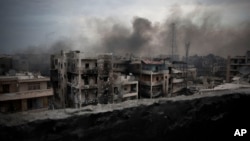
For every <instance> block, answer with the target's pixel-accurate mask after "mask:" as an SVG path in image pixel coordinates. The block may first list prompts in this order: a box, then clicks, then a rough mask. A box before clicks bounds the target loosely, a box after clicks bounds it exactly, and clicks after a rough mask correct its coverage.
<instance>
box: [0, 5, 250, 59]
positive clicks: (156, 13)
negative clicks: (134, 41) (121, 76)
mask: <svg viewBox="0 0 250 141" xmlns="http://www.w3.org/2000/svg"><path fill="white" fill-rule="evenodd" d="M249 7H250V1H249V0H75V1H72V0H1V1H0V17H1V18H0V47H1V49H0V52H1V53H16V52H20V51H27V50H32V49H34V50H40V49H41V50H42V48H46V51H48V49H47V48H50V47H51V46H52V47H53V46H54V48H57V46H55V45H58V42H70V43H68V44H67V45H69V46H70V48H68V49H80V50H82V51H85V50H86V51H92V50H95V51H96V50H98V52H100V51H110V50H106V49H103V48H105V47H107V44H105V43H106V42H107V36H108V37H110V38H112V41H113V37H114V36H121V35H120V33H117V32H118V31H120V29H124V30H121V31H123V32H124V35H128V36H130V35H131V37H134V36H132V35H134V32H133V30H135V29H133V22H134V21H135V18H137V17H141V18H144V19H147V20H148V21H149V22H150V24H151V26H152V28H153V30H152V31H151V30H150V34H151V35H152V36H153V37H150V43H148V44H147V45H143V47H145V49H147V50H148V49H149V50H150V51H154V50H158V51H155V53H156V54H158V53H162V51H163V50H164V46H166V45H168V43H166V44H165V43H162V44H158V43H155V42H160V41H158V40H157V36H160V35H161V34H162V33H161V31H164V29H165V26H168V24H167V23H168V22H169V21H171V19H172V20H173V21H177V24H178V25H177V29H176V30H179V28H180V31H181V29H187V26H186V24H187V25H188V26H190V27H192V28H191V29H192V30H191V31H190V32H192V33H190V35H193V37H194V38H192V39H190V40H191V43H192V44H191V54H201V55H205V54H208V53H215V54H217V55H222V56H226V55H229V54H231V55H240V54H242V53H244V52H245V51H246V50H247V49H250V47H249V45H250V43H249V42H250V41H248V39H247V38H249V37H250V36H248V37H245V36H247V35H249V27H250V26H249V23H250V14H249V13H250V10H249ZM114 25H116V26H114ZM117 25H118V27H119V30H117V31H113V30H114V29H115V28H114V27H117ZM178 27H179V28H178ZM203 27H205V28H203ZM161 29H162V30H161ZM188 29H189V28H188ZM166 31H168V30H166ZM203 31H204V32H203ZM211 31H213V32H212V33H211ZM123 32H122V33H123ZM127 32H128V33H127ZM132 32H133V33H132ZM107 33H110V34H107ZM114 33H115V34H114ZM177 33H178V31H177ZM222 33H223V34H222ZM116 34H118V35H116ZM166 34H167V32H166ZM182 34H184V32H180V36H178V34H177V38H179V39H177V40H178V41H179V45H178V47H179V49H178V51H179V52H180V53H183V49H182V48H181V46H182V42H184V41H182V39H183V40H184V38H185V37H181V36H184V35H182ZM212 34H215V35H212ZM188 36H189V35H188ZM201 36H202V37H203V38H202V37H201ZM241 36H242V37H241ZM198 37H199V38H198ZM214 37H216V39H214ZM219 37H221V39H218V38H219ZM110 38H108V41H109V42H108V43H109V44H108V45H110V44H112V43H113V42H112V41H110V40H111V39H110ZM119 39H120V38H119ZM126 39H127V38H126ZM197 40H199V41H197ZM222 40H223V43H221V41H222ZM227 40H228V41H227ZM122 41H123V40H122ZM126 41H127V40H126ZM201 41H202V42H201ZM124 42H125V41H124ZM162 42H165V41H162ZM166 42H167V40H166ZM211 42H212V43H211ZM231 42H232V43H231ZM228 43H230V44H229V45H228ZM238 43H240V44H238ZM126 45H131V44H126ZM192 45H193V49H192ZM231 45H233V46H234V47H233V46H231ZM123 46H124V44H123V45H121V48H122V47H123ZM152 46H161V47H159V48H157V47H155V48H154V47H152ZM198 46H199V47H198ZM227 46H231V47H227ZM204 48H205V51H204ZM112 49H113V50H111V51H113V52H115V49H116V48H112ZM119 49H120V48H118V50H119ZM130 49H131V48H130ZM234 49H235V50H236V49H237V51H234ZM126 51H127V50H126ZM131 52H133V51H131Z"/></svg>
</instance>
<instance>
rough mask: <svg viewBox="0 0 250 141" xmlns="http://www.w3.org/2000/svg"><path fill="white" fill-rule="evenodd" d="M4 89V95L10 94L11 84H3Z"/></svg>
mask: <svg viewBox="0 0 250 141" xmlns="http://www.w3.org/2000/svg"><path fill="white" fill-rule="evenodd" d="M2 87H3V90H2V92H3V93H9V92H10V85H9V84H3V85H2Z"/></svg>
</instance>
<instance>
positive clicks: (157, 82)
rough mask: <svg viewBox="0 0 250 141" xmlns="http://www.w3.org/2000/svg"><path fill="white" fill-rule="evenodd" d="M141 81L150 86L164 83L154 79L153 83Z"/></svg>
mask: <svg viewBox="0 0 250 141" xmlns="http://www.w3.org/2000/svg"><path fill="white" fill-rule="evenodd" d="M140 82H141V84H143V85H148V86H151V85H152V86H157V85H162V84H163V81H152V82H151V83H150V81H140Z"/></svg>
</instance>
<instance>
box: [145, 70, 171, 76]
mask: <svg viewBox="0 0 250 141" xmlns="http://www.w3.org/2000/svg"><path fill="white" fill-rule="evenodd" d="M141 73H142V74H148V75H150V74H152V75H155V74H165V73H169V71H168V70H159V71H152V70H141Z"/></svg>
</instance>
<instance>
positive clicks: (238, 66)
mask: <svg viewBox="0 0 250 141" xmlns="http://www.w3.org/2000/svg"><path fill="white" fill-rule="evenodd" d="M249 70H250V51H247V52H246V55H245V56H235V57H231V56H228V58H227V76H226V81H227V82H231V81H232V78H233V77H234V76H236V75H239V74H243V75H244V74H245V73H250V71H249Z"/></svg>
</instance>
